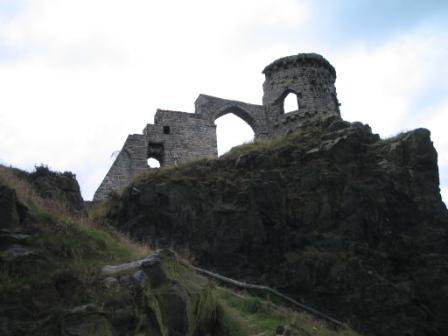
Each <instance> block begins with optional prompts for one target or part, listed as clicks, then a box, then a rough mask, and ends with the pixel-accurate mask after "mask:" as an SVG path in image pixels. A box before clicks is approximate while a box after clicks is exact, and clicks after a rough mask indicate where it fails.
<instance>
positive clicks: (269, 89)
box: [263, 53, 340, 135]
mask: <svg viewBox="0 0 448 336" xmlns="http://www.w3.org/2000/svg"><path fill="white" fill-rule="evenodd" d="M263 73H264V75H265V76H266V80H265V82H264V84H263V91H264V95H263V105H264V106H265V109H266V113H267V118H268V119H270V122H271V123H273V125H274V134H275V135H276V134H279V133H284V132H285V131H287V130H288V129H292V128H296V127H298V126H300V124H301V123H303V122H304V121H305V120H310V119H315V118H325V117H328V116H332V115H333V116H340V112H339V102H338V99H337V96H336V88H335V86H334V82H335V80H336V70H335V69H334V68H333V66H332V65H331V64H330V63H329V62H328V61H327V60H326V59H325V58H323V57H322V56H321V55H318V54H314V53H309V54H298V55H294V56H287V57H283V58H280V59H278V60H276V61H274V62H273V63H271V64H269V65H268V66H267V67H266V68H264V70H263ZM289 94H292V95H293V96H294V97H295V98H296V99H297V106H298V108H297V110H296V111H293V112H291V113H286V114H285V110H284V101H285V98H286V96H288V95H289ZM299 119H300V121H299ZM276 128H277V129H278V130H276Z"/></svg>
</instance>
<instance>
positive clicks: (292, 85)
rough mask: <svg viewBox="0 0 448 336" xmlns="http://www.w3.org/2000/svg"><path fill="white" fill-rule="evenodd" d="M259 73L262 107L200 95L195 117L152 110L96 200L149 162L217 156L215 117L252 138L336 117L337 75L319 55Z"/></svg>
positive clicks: (298, 58) (172, 162)
mask: <svg viewBox="0 0 448 336" xmlns="http://www.w3.org/2000/svg"><path fill="white" fill-rule="evenodd" d="M263 74H264V75H265V77H266V79H265V82H264V84H263V93H264V94H263V104H262V105H256V104H249V103H244V102H240V101H234V100H228V99H222V98H217V97H212V96H208V95H204V94H200V95H199V97H198V98H197V99H196V102H195V112H194V113H188V112H179V111H169V110H160V109H159V110H157V112H156V114H155V117H154V124H148V125H146V127H145V129H144V130H143V134H131V135H129V136H128V138H127V139H126V141H125V143H124V145H123V148H122V149H121V151H120V153H119V154H118V156H117V157H116V159H115V162H114V163H113V164H112V167H111V168H110V169H109V172H108V173H107V175H106V176H105V178H104V180H103V181H102V183H101V185H100V186H99V188H98V189H97V191H96V192H95V195H94V198H93V200H94V201H100V200H102V199H104V198H106V197H107V195H108V194H109V193H110V192H112V191H118V192H120V191H122V190H123V189H124V188H125V187H126V186H127V185H128V184H129V183H130V181H131V179H132V178H133V177H134V176H135V175H136V174H138V173H140V172H142V171H144V170H146V169H148V163H147V160H148V159H149V158H154V159H156V160H158V161H159V162H160V166H161V167H170V166H175V165H177V164H178V163H180V162H185V161H190V160H196V159H201V158H208V157H216V156H217V153H218V151H217V141H216V125H215V120H216V119H218V118H219V117H221V116H223V115H225V114H228V113H233V114H235V115H237V116H238V117H240V118H241V119H243V120H244V121H245V122H247V123H248V124H249V125H250V126H251V127H252V130H253V131H254V134H255V139H259V138H275V137H279V136H282V135H284V134H286V133H288V132H289V131H291V130H294V129H296V128H298V127H301V126H302V125H304V124H305V123H307V122H309V121H315V120H316V119H318V118H321V119H323V118H327V117H330V116H336V117H340V111H339V102H338V99H337V96H336V88H335V86H334V83H335V80H336V71H335V69H334V68H333V66H332V65H331V64H330V63H329V62H328V61H327V60H326V59H325V58H323V57H322V56H320V55H318V54H313V53H310V54H298V55H294V56H288V57H283V58H280V59H278V60H276V61H274V62H273V63H271V64H269V65H268V66H267V67H266V68H265V69H264V70H263ZM290 94H291V95H294V96H295V98H296V100H297V107H298V109H297V110H295V111H292V112H288V113H285V110H284V101H285V99H286V97H287V96H288V95H290Z"/></svg>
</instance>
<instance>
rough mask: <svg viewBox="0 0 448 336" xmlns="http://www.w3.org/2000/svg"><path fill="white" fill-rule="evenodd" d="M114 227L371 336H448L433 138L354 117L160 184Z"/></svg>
mask: <svg viewBox="0 0 448 336" xmlns="http://www.w3.org/2000/svg"><path fill="white" fill-rule="evenodd" d="M110 203H111V206H110V209H109V215H108V222H109V223H110V224H112V225H115V226H116V227H118V228H120V229H121V230H123V231H127V232H130V233H131V235H132V236H133V237H135V238H137V239H139V240H146V241H149V242H150V243H152V244H154V245H156V246H172V247H174V248H175V249H178V250H188V251H189V252H190V253H191V254H193V255H194V257H195V258H196V260H197V262H198V264H200V265H201V266H203V267H206V268H210V269H213V270H216V271H218V272H220V273H223V274H225V275H228V276H231V277H235V278H239V279H245V280H248V281H251V282H256V283H260V284H266V285H270V286H273V287H276V288H277V289H279V290H281V291H283V292H285V293H288V294H289V295H292V296H294V297H295V298H297V299H300V300H302V301H304V302H306V303H308V304H310V305H312V306H315V307H316V308H318V309H320V310H322V311H325V312H327V313H328V314H330V315H332V316H334V317H337V318H339V319H342V320H344V321H347V322H348V323H349V324H350V325H352V326H353V327H354V328H355V329H358V330H360V331H363V332H365V333H366V334H368V335H388V336H390V335H397V336H398V335H447V334H448V320H447V319H446V313H447V312H448V287H447V284H448V258H447V255H448V241H447V229H448V213H447V210H446V207H445V205H444V204H443V202H442V201H441V197H440V193H439V179H438V168H437V153H436V151H435V149H434V147H433V145H432V142H431V140H430V133H429V131H427V130H425V129H417V130H415V131H411V132H407V133H403V134H400V135H398V136H396V137H394V138H391V139H387V140H380V139H379V137H378V136H377V135H375V134H372V132H371V130H370V127H368V126H367V125H363V124H361V123H348V122H344V121H341V120H336V121H334V122H332V123H331V122H330V121H327V122H323V123H321V124H319V125H314V126H312V127H311V126H310V127H308V128H306V129H301V130H299V131H298V132H297V133H294V134H291V135H290V136H289V137H288V138H287V139H285V140H283V141H282V142H280V143H276V144H272V145H263V144H261V145H253V146H252V148H249V149H244V148H242V149H239V150H237V151H235V152H234V153H231V154H229V155H226V156H224V157H222V158H221V159H219V160H212V161H200V162H197V163H196V164H190V165H187V166H185V167H183V168H176V169H171V170H167V171H163V170H162V171H160V172H158V173H153V174H149V175H147V176H146V177H144V178H142V179H140V180H139V181H137V182H135V183H134V184H133V185H132V186H131V187H130V188H129V189H127V191H125V192H124V194H123V196H122V197H121V199H118V200H115V201H110Z"/></svg>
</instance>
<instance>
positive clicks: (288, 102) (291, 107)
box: [283, 92, 299, 113]
mask: <svg viewBox="0 0 448 336" xmlns="http://www.w3.org/2000/svg"><path fill="white" fill-rule="evenodd" d="M298 110H299V98H298V97H297V95H296V94H295V93H294V92H290V93H288V94H287V95H286V97H285V100H284V101H283V111H284V112H285V113H289V112H296V111H298Z"/></svg>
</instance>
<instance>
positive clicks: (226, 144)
mask: <svg viewBox="0 0 448 336" xmlns="http://www.w3.org/2000/svg"><path fill="white" fill-rule="evenodd" d="M216 117H217V118H216V119H215V121H214V124H215V126H216V145H217V152H218V156H220V155H222V154H224V153H226V152H228V151H229V150H230V149H232V148H233V147H235V146H239V145H242V144H245V143H249V142H253V140H254V138H255V131H254V128H253V126H252V125H253V122H254V121H253V120H251V118H250V116H249V115H248V114H245V113H244V111H242V110H241V109H239V108H232V107H230V108H228V109H225V110H223V111H221V113H217V114H216Z"/></svg>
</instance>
